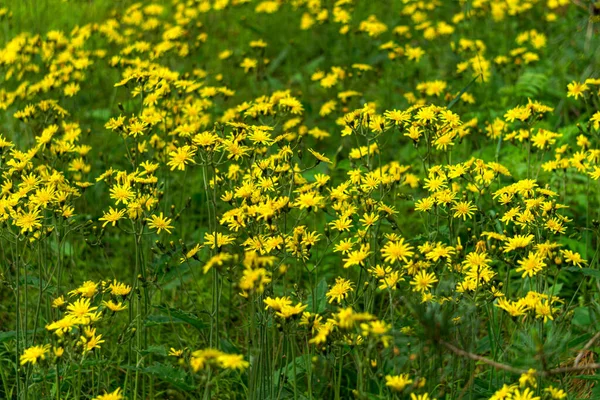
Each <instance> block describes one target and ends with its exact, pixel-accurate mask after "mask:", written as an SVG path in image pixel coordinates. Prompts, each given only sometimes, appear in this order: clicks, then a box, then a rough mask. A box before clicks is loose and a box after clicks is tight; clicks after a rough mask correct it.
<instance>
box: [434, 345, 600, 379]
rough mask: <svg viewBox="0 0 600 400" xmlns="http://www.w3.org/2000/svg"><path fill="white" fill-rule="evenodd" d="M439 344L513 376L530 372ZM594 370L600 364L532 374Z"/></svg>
mask: <svg viewBox="0 0 600 400" xmlns="http://www.w3.org/2000/svg"><path fill="white" fill-rule="evenodd" d="M439 342H440V343H441V344H442V345H443V346H444V347H446V348H447V349H448V350H450V351H452V352H453V353H454V354H457V355H459V356H461V357H466V358H470V359H471V360H475V361H481V362H482V363H485V364H487V365H489V366H491V367H494V368H496V369H502V370H505V371H508V372H512V373H513V374H519V375H520V374H524V373H528V372H529V371H528V370H525V369H520V368H515V367H512V366H510V365H507V364H502V363H499V362H497V361H494V360H490V359H489V358H486V357H483V356H480V355H477V354H473V353H470V352H468V351H465V350H462V349H459V348H458V347H456V346H454V345H452V344H450V343H448V342H445V341H443V340H440V341H439ZM593 369H600V363H593V364H585V365H576V366H573V367H560V368H554V369H549V370H545V371H533V372H532V374H533V375H536V376H549V375H558V374H567V373H570V372H582V371H589V370H593Z"/></svg>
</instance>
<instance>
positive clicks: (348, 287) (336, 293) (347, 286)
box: [325, 277, 354, 303]
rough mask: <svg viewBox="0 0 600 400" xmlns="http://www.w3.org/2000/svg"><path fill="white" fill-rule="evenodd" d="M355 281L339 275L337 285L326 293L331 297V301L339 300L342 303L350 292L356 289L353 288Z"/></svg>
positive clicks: (336, 280)
mask: <svg viewBox="0 0 600 400" xmlns="http://www.w3.org/2000/svg"><path fill="white" fill-rule="evenodd" d="M352 285H353V283H352V282H350V281H349V280H347V279H344V278H341V277H338V278H336V279H335V285H333V287H332V288H331V289H330V290H329V291H328V292H327V293H326V294H325V295H326V296H327V298H328V299H329V303H332V302H333V301H337V302H338V303H340V302H341V301H342V300H344V299H345V298H346V296H347V295H348V293H349V292H352V291H354V289H353V288H352Z"/></svg>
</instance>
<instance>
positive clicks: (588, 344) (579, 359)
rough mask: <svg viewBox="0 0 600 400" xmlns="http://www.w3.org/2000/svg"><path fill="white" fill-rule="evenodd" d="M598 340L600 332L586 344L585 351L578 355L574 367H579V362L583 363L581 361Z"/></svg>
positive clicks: (582, 350)
mask: <svg viewBox="0 0 600 400" xmlns="http://www.w3.org/2000/svg"><path fill="white" fill-rule="evenodd" d="M598 338H600V332H598V333H596V334H595V335H594V337H593V338H591V339H590V340H589V341H588V342H587V343H586V344H585V346H583V349H581V351H580V352H579V354H577V358H575V363H573V366H574V367H576V366H577V365H579V362H580V361H581V359H582V358H583V353H584V352H585V351H586V350H588V349H589V348H590V347H592V345H593V344H594V342H595V341H596V340H598Z"/></svg>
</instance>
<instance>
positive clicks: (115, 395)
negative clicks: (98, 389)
mask: <svg viewBox="0 0 600 400" xmlns="http://www.w3.org/2000/svg"><path fill="white" fill-rule="evenodd" d="M124 398H125V397H123V395H122V394H121V388H117V390H115V391H114V392H112V393H107V392H104V394H102V395H100V396H96V397H94V399H93V400H123V399H124Z"/></svg>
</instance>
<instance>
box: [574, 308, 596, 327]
mask: <svg viewBox="0 0 600 400" xmlns="http://www.w3.org/2000/svg"><path fill="white" fill-rule="evenodd" d="M591 323H592V318H591V317H590V309H589V308H587V307H577V308H576V309H575V310H574V311H573V324H574V325H579V326H588V325H590V324H591Z"/></svg>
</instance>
